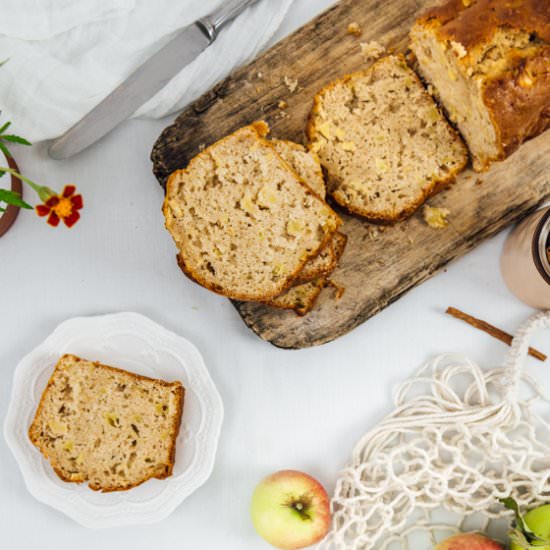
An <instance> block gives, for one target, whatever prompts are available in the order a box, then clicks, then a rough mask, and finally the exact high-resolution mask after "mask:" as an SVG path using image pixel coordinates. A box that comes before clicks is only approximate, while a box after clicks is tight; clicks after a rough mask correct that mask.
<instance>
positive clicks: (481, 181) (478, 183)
mask: <svg viewBox="0 0 550 550" xmlns="http://www.w3.org/2000/svg"><path fill="white" fill-rule="evenodd" d="M482 183H483V180H482V179H481V178H477V179H476V181H475V184H476V185H481V184H482Z"/></svg>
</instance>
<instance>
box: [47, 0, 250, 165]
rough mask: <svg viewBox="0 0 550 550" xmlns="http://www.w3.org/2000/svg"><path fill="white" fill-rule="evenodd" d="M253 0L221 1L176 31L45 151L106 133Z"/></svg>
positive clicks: (64, 151) (70, 148) (72, 150)
mask: <svg viewBox="0 0 550 550" xmlns="http://www.w3.org/2000/svg"><path fill="white" fill-rule="evenodd" d="M257 1H258V0H230V1H228V2H224V4H223V5H222V7H221V8H220V9H219V10H218V11H217V12H214V13H212V14H210V15H209V16H207V17H204V18H203V19H200V20H199V21H197V22H195V23H193V24H191V25H189V26H188V27H185V28H184V29H182V30H181V31H179V32H178V33H177V35H176V36H175V37H174V38H173V39H172V40H171V41H170V42H168V43H167V44H166V45H165V46H163V47H162V48H161V49H160V50H159V51H158V52H157V53H155V54H153V55H152V56H151V57H150V58H149V59H147V61H145V63H143V65H141V66H140V67H138V68H137V69H136V70H135V71H134V72H133V73H132V74H131V75H130V76H129V77H128V78H127V79H126V80H125V81H124V82H123V83H122V84H120V85H119V86H118V87H117V88H116V89H115V90H114V91H113V92H112V93H111V94H109V95H108V96H107V97H106V98H105V99H104V100H103V101H101V102H100V103H99V104H98V105H97V106H96V107H94V108H93V109H92V110H91V111H90V112H89V113H88V114H87V115H85V116H84V117H83V118H82V119H81V120H80V121H79V122H77V123H76V124H75V125H74V126H72V127H71V128H70V129H69V130H67V132H65V134H63V135H62V136H61V137H59V138H58V139H57V140H55V141H54V142H53V143H52V144H51V146H50V148H49V150H48V153H49V155H50V157H52V158H53V159H56V160H62V159H66V158H69V157H71V156H73V155H75V154H77V153H80V152H81V151H83V150H84V149H86V148H87V147H89V146H90V145H92V144H93V143H95V142H96V141H98V140H99V139H101V138H102V137H104V136H105V135H107V134H108V133H109V132H110V131H111V130H113V129H114V128H115V127H116V126H118V125H119V124H120V123H121V122H123V121H124V120H126V119H127V118H129V117H130V116H131V115H133V114H134V113H135V112H136V110H137V109H138V108H139V107H141V105H143V104H144V103H145V102H146V101H147V100H148V99H150V98H151V97H153V96H154V95H155V94H156V93H157V92H159V91H160V90H162V89H163V88H164V86H166V84H167V83H168V82H169V81H170V80H171V79H172V78H173V77H174V76H175V75H176V74H178V73H179V72H180V71H181V70H182V69H183V68H184V67H185V66H186V65H188V64H189V63H191V61H193V60H194V59H195V58H196V57H197V56H198V55H199V54H200V53H202V52H203V51H204V50H205V49H206V48H208V46H210V45H211V44H212V43H213V42H214V41H215V40H216V37H217V35H218V33H219V31H220V30H221V29H222V28H223V26H224V25H225V24H226V23H228V22H229V21H231V20H232V19H234V18H235V17H237V16H238V15H239V14H240V13H241V12H243V11H244V10H245V9H246V8H247V7H248V6H250V5H252V4H254V3H255V2H257Z"/></svg>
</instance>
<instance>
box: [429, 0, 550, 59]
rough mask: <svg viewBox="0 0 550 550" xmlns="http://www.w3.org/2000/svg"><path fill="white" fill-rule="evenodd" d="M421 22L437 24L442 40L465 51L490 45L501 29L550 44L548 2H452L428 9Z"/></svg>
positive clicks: (464, 0)
mask: <svg viewBox="0 0 550 550" xmlns="http://www.w3.org/2000/svg"><path fill="white" fill-rule="evenodd" d="M418 22H420V23H422V24H426V25H429V24H432V23H434V22H435V23H436V24H437V27H438V33H439V36H440V37H441V38H442V39H447V40H454V41H455V42H459V43H460V44H462V45H463V46H464V47H465V48H466V49H470V48H472V47H474V46H476V45H478V44H480V43H482V42H488V41H489V40H490V39H491V37H492V36H493V35H494V33H495V32H496V30H497V29H498V28H499V27H509V28H512V29H518V30H524V31H527V32H530V33H534V34H536V35H537V36H538V37H539V38H540V39H541V40H543V41H545V42H550V3H549V2H548V0H449V1H448V2H446V3H444V4H442V5H440V6H434V7H432V8H429V9H427V10H426V11H425V12H424V13H423V14H422V15H421V16H420V17H419V19H418Z"/></svg>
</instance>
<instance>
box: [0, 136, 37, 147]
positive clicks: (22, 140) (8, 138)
mask: <svg viewBox="0 0 550 550" xmlns="http://www.w3.org/2000/svg"><path fill="white" fill-rule="evenodd" d="M0 139H3V140H5V141H11V142H12V143H20V144H21V145H32V143H31V142H30V141H27V140H26V139H25V138H22V137H21V136H16V135H14V134H6V135H2V136H0Z"/></svg>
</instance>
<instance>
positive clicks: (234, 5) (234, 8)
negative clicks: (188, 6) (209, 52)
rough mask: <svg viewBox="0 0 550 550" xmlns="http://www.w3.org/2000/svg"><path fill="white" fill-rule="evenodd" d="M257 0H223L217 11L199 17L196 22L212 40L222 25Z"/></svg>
mask: <svg viewBox="0 0 550 550" xmlns="http://www.w3.org/2000/svg"><path fill="white" fill-rule="evenodd" d="M257 1H258V0H228V1H226V2H224V3H223V5H222V6H221V7H220V8H219V9H218V10H217V11H215V12H213V13H211V14H210V15H207V16H206V17H203V18H202V19H199V20H198V21H197V24H198V25H200V26H201V27H202V28H203V30H204V31H205V32H206V34H207V35H208V37H209V38H210V40H212V41H214V40H216V37H217V36H218V33H219V31H220V30H221V29H222V27H224V26H225V25H226V24H227V23H229V21H231V20H233V19H235V17H237V16H238V15H240V14H241V13H242V12H243V11H244V10H245V9H246V8H248V7H249V6H251V5H252V4H255V3H256V2H257Z"/></svg>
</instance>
